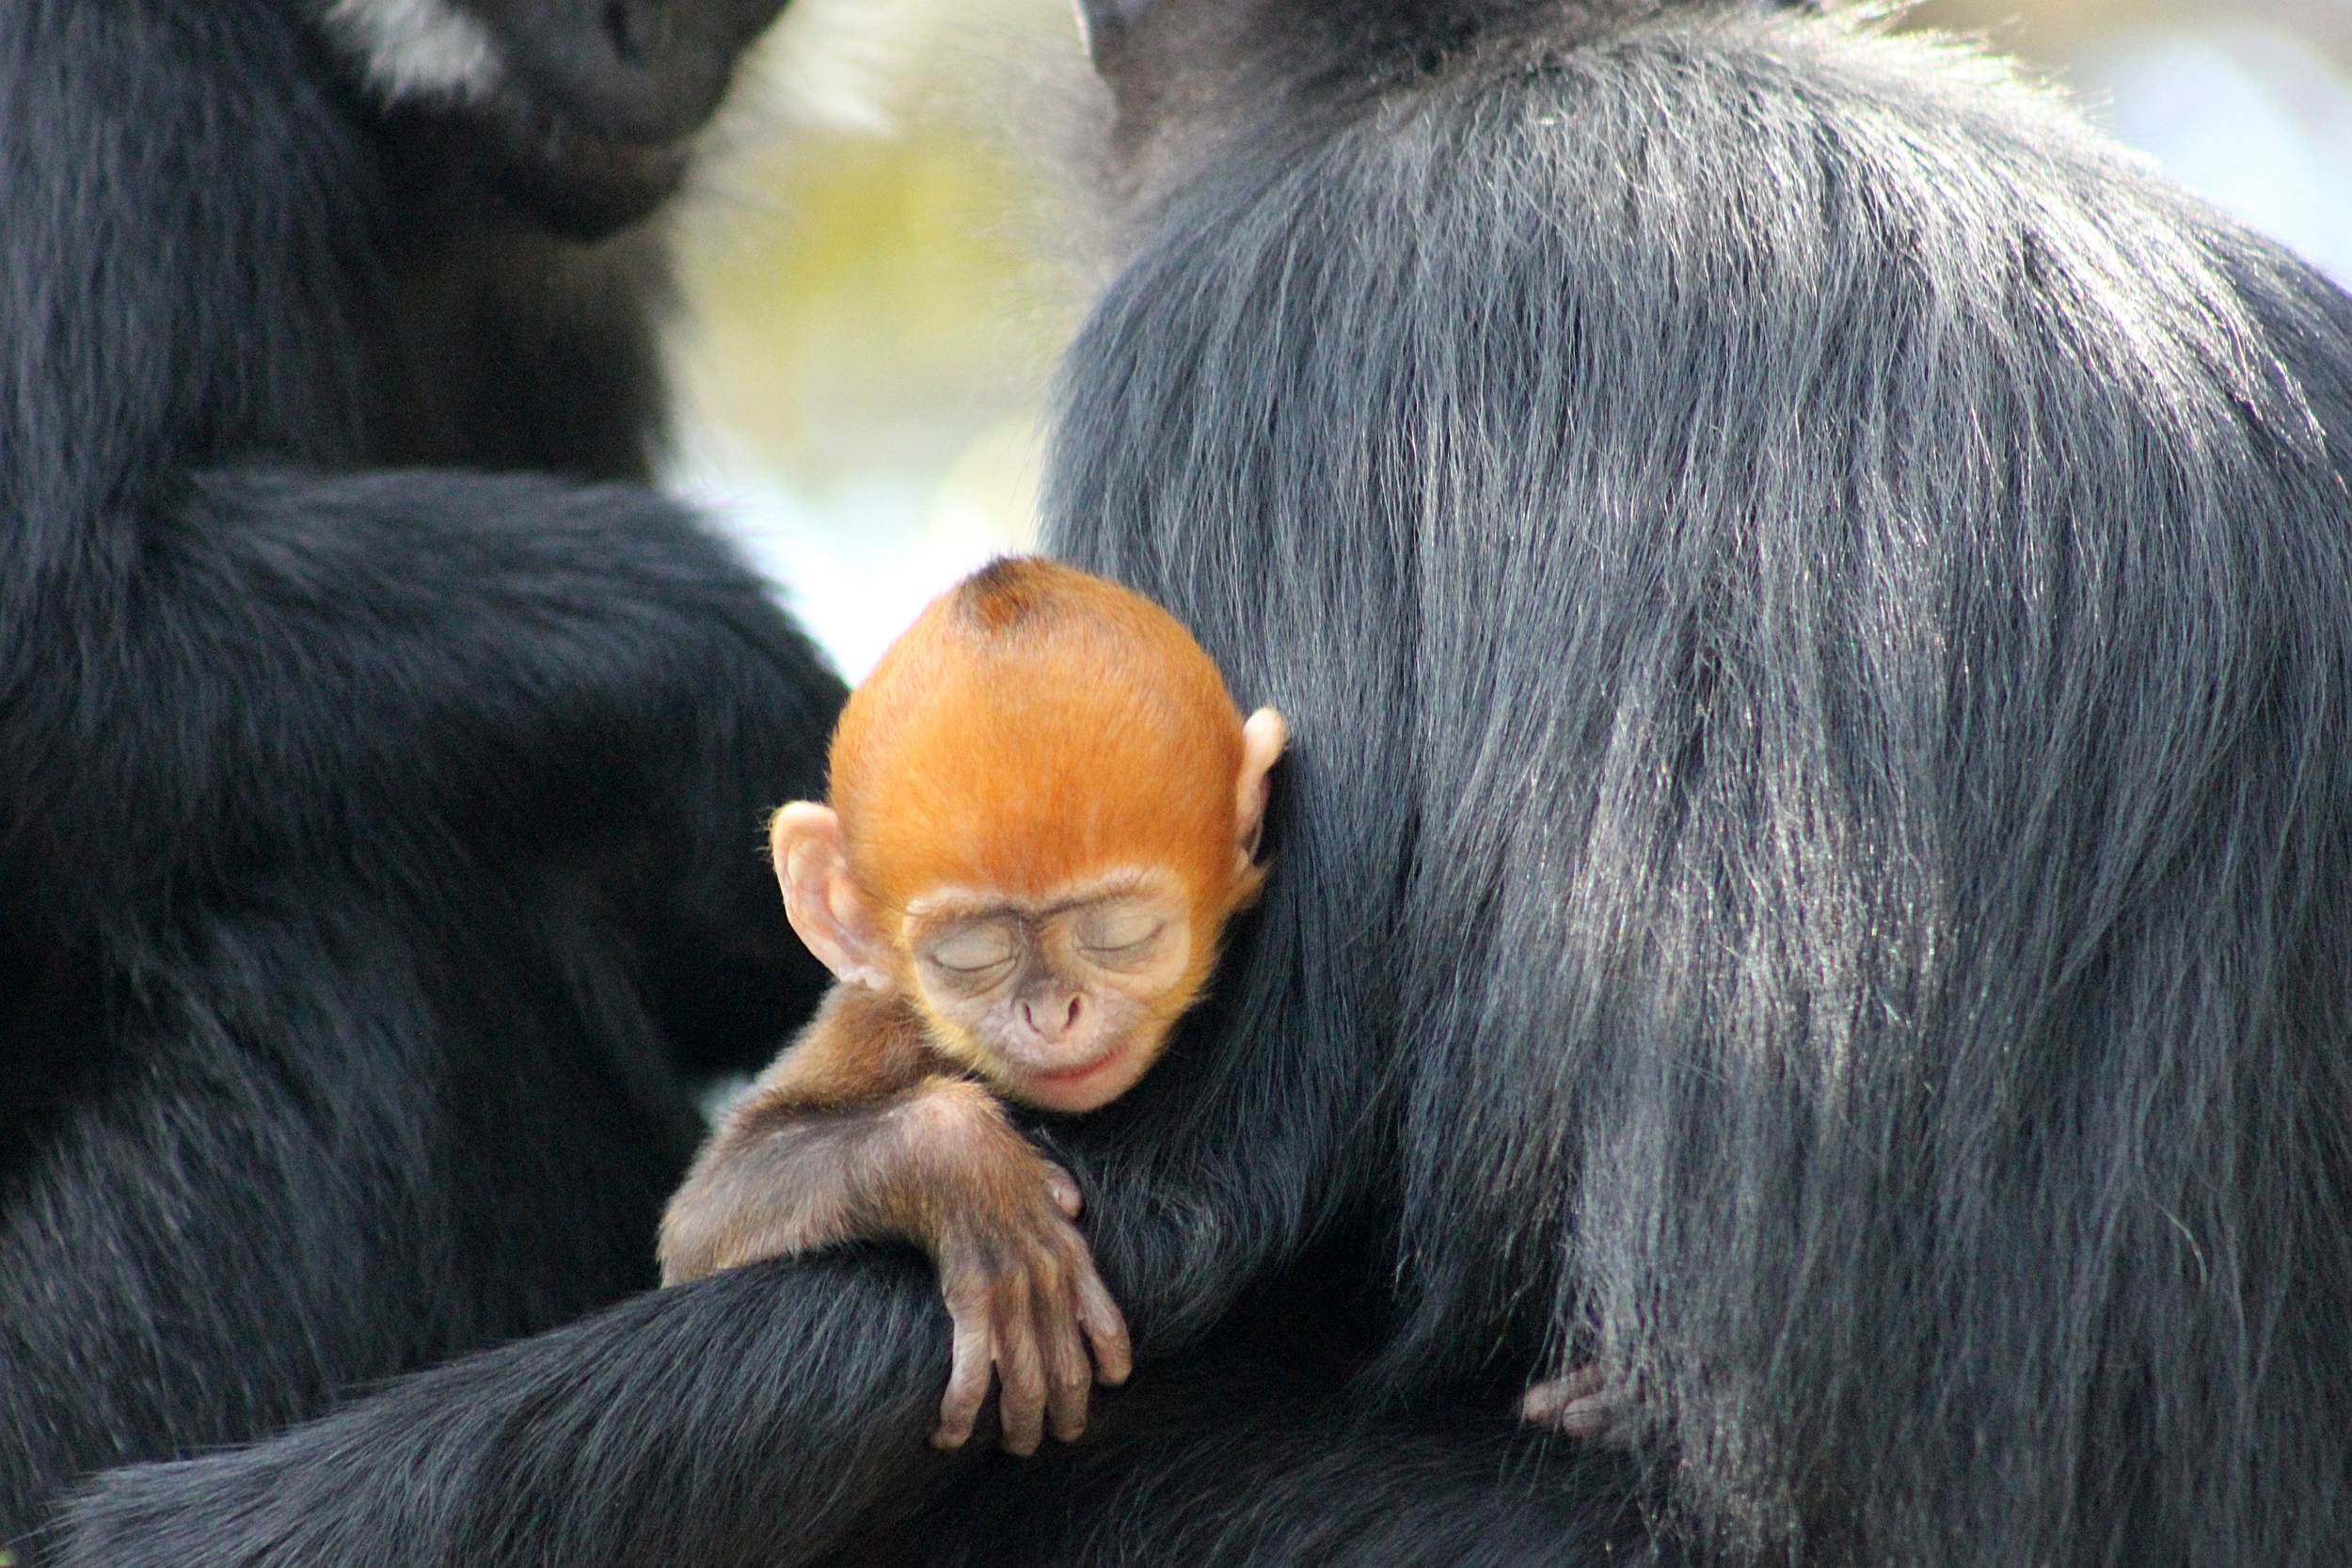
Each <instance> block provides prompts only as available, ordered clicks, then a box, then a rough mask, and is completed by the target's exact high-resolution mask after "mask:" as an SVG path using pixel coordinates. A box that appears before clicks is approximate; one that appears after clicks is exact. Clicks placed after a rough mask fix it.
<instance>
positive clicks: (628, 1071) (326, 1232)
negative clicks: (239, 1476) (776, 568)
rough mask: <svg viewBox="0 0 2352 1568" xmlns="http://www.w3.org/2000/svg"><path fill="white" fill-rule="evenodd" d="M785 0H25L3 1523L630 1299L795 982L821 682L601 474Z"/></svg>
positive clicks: (8, 333)
mask: <svg viewBox="0 0 2352 1568" xmlns="http://www.w3.org/2000/svg"><path fill="white" fill-rule="evenodd" d="M777 6H778V0H613V3H611V4H591V3H588V0H538V3H532V4H493V3H490V0H334V3H332V4H328V3H326V0H320V3H318V4H310V3H309V0H302V3H296V0H9V3H8V4H7V5H5V6H0V104H5V105H6V114H5V119H6V123H5V125H0V1544H5V1543H7V1542H10V1541H14V1540H16V1539H17V1538H18V1537H19V1536H21V1535H22V1534H24V1532H25V1531H26V1530H28V1529H29V1528H32V1527H33V1526H34V1525H35V1524H36V1522H37V1520H38V1519H39V1517H40V1515H41V1513H43V1512H44V1511H45V1509H46V1508H47V1506H48V1505H49V1501H50V1499H51V1498H52V1497H53V1496H54V1494H55V1493H56V1491H57V1489H59V1488H60V1487H61V1486H63V1485H65V1484H66V1483H68V1482H70V1481H72V1480H73V1479H74V1478H76V1477H77V1476H80V1475H82V1474H84V1473H86V1472H87V1471H89V1470H92V1469H94V1468H97V1467H100V1466H103V1465H115V1464H120V1463H122V1462H123V1461H125V1460H127V1459H131V1458H135V1457H140V1456H148V1457H161V1456H167V1455H172V1454H179V1453H186V1452H191V1451H196V1450H198V1449H203V1448H207V1447H214V1446H218V1445H220V1444H223V1443H228V1442H234V1441H241V1440H246V1439H249V1438H252V1437H256V1436H259V1435H262V1434H263V1433H268V1432H270V1431H273V1430H275V1429H277V1428H278V1427H281V1426H284V1425H286V1424H288V1423H290V1422H292V1421H294V1420H296V1419H299V1418H303V1417H306V1416H309V1415H312V1414H315V1413H316V1412H318V1411H320V1410H322V1409H324V1408H325V1407H326V1404H327V1402H329V1400H330V1399H331V1398H332V1397H333V1396H335V1395H336V1394H337V1393H339V1392H341V1391H342V1390H345V1389H347V1388H350V1387H351V1386H354V1385H356V1384H361V1383H368V1382H376V1381H381V1380H382V1379H384V1378H386V1377H388V1376H390V1375H391V1374H394V1373H397V1372H401V1371H405V1370H413V1369H416V1368H419V1367H421V1366H425V1365H429V1364H431V1363H433V1362H435V1361H437V1360H441V1359H444V1358H446V1357H448V1356H450V1355H452V1354H456V1353H459V1352H462V1351H466V1350H470V1349H474V1348H477V1347H480V1346H482V1345H485V1344H488V1343H492V1342H495V1341H497V1340H500V1339H503V1338H512V1337H514V1336H516V1335H521V1334H527V1333H530V1332H532V1331H534V1330H537V1329H541V1328H545V1327H547V1326H548V1325H550V1324H552V1323H558V1322H561V1321H563V1320H564V1319H565V1318H568V1317H572V1316H576V1315H578V1314H579V1313H580V1312H582V1311H585V1310H587V1309H589V1308H592V1307H599V1306H602V1305H604V1304H606V1303H609V1302H611V1301H613V1300H615V1299H617V1298H618V1297H620V1296H621V1295H623V1294H625V1293H627V1292H628V1291H631V1290H635V1289H638V1288H640V1287H642V1286H646V1285H650V1284H651V1283H652V1282H653V1277H654V1276H653V1273H652V1267H651V1252H650V1246H651V1238H652V1235H653V1226H654V1223H655V1220H656V1218H657V1216H658V1215H659V1212H660V1203H661V1201H662V1198H663V1197H664V1196H665V1195H666V1192H667V1190H668V1188H669V1187H670V1186H671V1185H672V1184H674V1183H675V1180H677V1177H678V1176H679V1174H680V1173H681V1171H682V1169H683V1165H684V1161H685V1159H686V1157H687V1156H688V1154H690V1153H691V1148H692V1146H693V1142H694V1139H695V1136H696V1133H697V1132H698V1128H697V1124H696V1120H695V1117H694V1116H693V1113H692V1110H691V1102H690V1101H689V1099H688V1098H687V1094H686V1091H685V1089H684V1088H683V1087H682V1086H681V1076H680V1075H681V1073H682V1072H685V1071H699V1070H704V1069H712V1068H717V1067H723V1066H726V1065H730V1064H742V1065H750V1064H754V1063H756V1061H757V1060H758V1059H759V1058H760V1056H761V1055H762V1053H764V1052H765V1051H766V1050H768V1049H770V1048H771V1046H772V1044H773V1041H774V1039H775V1037H776V1036H777V1034H778V1031H779V1030H780V1029H782V1028H783V1027H785V1026H786V1025H787V1022H789V1021H790V1020H791V1018H792V1017H793V1015H794V1013H795V1012H796V1010H797V1009H799V1008H802V1007H803V1006H806V1005H807V1004H808V1003H809V1002H811V1001H813V999H814V996H815V994H816V990H815V984H816V982H817V981H818V978H819V976H818V974H817V972H815V971H813V970H812V969H810V968H809V967H808V965H807V962H806V960H805V959H804V958H803V957H802V956H801V955H800V954H799V952H798V948H797V944H795V943H793V942H792V941H791V939H790V936H789V933H788V932H787V930H786V929H785V927H784V926H783V924H782V922H781V920H780V919H779V918H778V917H777V915H776V911H775V908H774V906H775V896H774V891H773V888H772V886H771V885H766V884H767V883H768V880H769V879H768V878H767V876H766V874H765V873H764V871H763V870H762V868H761V865H760V863H759V861H758V859H757V857H756V855H755V852H754V851H755V848H756V847H757V846H756V839H757V832H758V822H759V818H760V816H761V813H762V811H763V809H764V808H766V807H769V806H771V805H772V804H773V803H775V802H776V801H779V800H786V799H789V798H791V797H792V796H793V795H795V794H797V793H801V792H804V791H805V790H806V789H808V788H809V787H811V786H813V785H814V784H817V782H818V778H819V777H820V770H821V767H822V755H823V742H824V737H825V734H826V731H827V728H828V726H829V724H830V721H831V717H832V714H833V711H834V706H835V705H836V703H837V702H838V698H839V689H838V686H837V683H836V682H835V680H834V677H833V676H832V675H831V674H830V673H827V672H825V671H824V669H823V668H822V667H821V665H820V664H819V663H818V660H817V659H816V657H814V656H813V654H812V652H811V650H810V649H809V648H808V646H807V645H806V644H805V643H804V642H803V640H802V639H801V638H800V637H799V635H798V634H797V633H796V632H794V631H793V630H792V628H791V627H790V626H788V625H787V623H786V621H785V620H784V618H783V617H782V616H781V615H780V614H779V613H778V612H777V611H776V610H774V609H772V608H771V606H770V605H769V604H768V603H767V602H766V601H765V599H764V597H763V594H762V591H761V589H760V586H759V585H758V584H757V583H756V582H755V580H754V578H752V577H751V576H750V574H748V573H747V572H745V571H744V570H743V569H742V568H740V567H739V565H738V564H737V563H736V562H735V561H734V560H733V559H732V558H731V557H730V555H729V554H728V553H727V552H726V551H725V550H724V549H723V548H722V547H720V546H718V545H716V544H715V543H714V542H713V541H712V540H711V539H710V538H709V537H707V535H706V534H705V533H704V531H702V530H701V529H700V527H699V526H698V525H696V524H695V523H694V522H693V521H692V520H691V518H689V517H687V516H686V515H683V514H682V513H681V512H680V510H679V509H677V508H675V507H673V506H671V505H669V504H667V503H665V502H663V501H661V500H660V499H656V498H655V497H654V496H652V495H651V494H650V493H648V492H646V491H645V490H644V489H642V488H634V487H630V486H628V485H623V484H605V485H601V486H592V485H589V484H584V483H578V482H581V481H628V482H643V481H644V480H645V479H646V478H647V477H648V473H649V468H650V463H651V459H652V457H653V455H654V453H655V450H656V448H657V446H658V444H659V441H660V432H661V422H662V417H663V406H662V398H661V391H660V385H659V381H658V377H657V372H656V359H655V343H654V326H653V321H652V311H653V309H654V308H655V307H656V306H657V305H659V304H660V300H661V297H662V294H663V290H664V279H663V271H662V268H663V262H662V257H661V251H660V239H659V237H658V235H657V234H656V233H655V232H654V231H653V230H651V229H650V228H648V227H644V226H643V225H642V224H641V223H640V220H642V219H644V217H645V216H646V215H647V214H650V213H651V212H652V211H653V209H654V208H655V207H656V206H657V205H658V203H659V202H660V200H661V198H663V197H665V196H666V195H667V194H668V193H669V191H670V190H671V188H672V187H673V186H674V185H675V184H676V183H677V182H678V179H679V176H680V174H681V172H682V169H683V166H684V158H685V156H686V154H687V152H688V151H689V150H690V148H691V143H692V141H693V137H694V133H695V132H696V131H697V130H698V128H700V127H701V126H702V125H703V123H704V122H705V121H706V120H707V119H708V117H709V116H710V114H711V112H712V110H713V108H714V107H715V106H716V104H717V102H718V99H719V96H720V94H721V92H722V91H723V88H724V87H725V86H726V83H727V78H728V76H729V73H730V71H731V69H732V67H733V65H734V62H735V59H736V56H737V55H738V54H739V51H740V50H741V49H742V48H743V47H744V46H745V45H746V44H747V43H748V42H749V41H750V40H752V38H753V37H754V36H755V34H756V32H757V31H758V30H759V29H760V28H761V27H762V26H763V25H764V24H766V23H767V21H768V20H769V19H770V18H771V16H772V15H773V13H774V12H775V10H776V9H777ZM427 466H430V467H427ZM403 469H405V471H394V470H403ZM458 469H470V470H476V472H472V473H464V472H458V471H455V470H458ZM494 470H536V471H539V472H541V473H545V474H549V475H563V476H566V479H567V481H569V482H565V483H559V482H557V481H555V480H552V479H548V478H529V477H520V476H519V475H516V476H514V477H494V474H493V471H494Z"/></svg>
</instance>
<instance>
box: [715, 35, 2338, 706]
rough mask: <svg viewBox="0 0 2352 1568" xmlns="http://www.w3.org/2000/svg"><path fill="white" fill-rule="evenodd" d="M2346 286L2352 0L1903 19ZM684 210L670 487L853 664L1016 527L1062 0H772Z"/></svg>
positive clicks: (1042, 334)
mask: <svg viewBox="0 0 2352 1568" xmlns="http://www.w3.org/2000/svg"><path fill="white" fill-rule="evenodd" d="M1905 24H1906V25H1909V26H1915V27H1934V28H1941V29H1946V30H1950V31H1958V32H1964V33H1970V34H1974V35H1977V36H1979V37H1982V38H1984V39H1986V40H1989V41H1990V42H1991V44H1992V45H1993V47H1994V48H1995V49H1998V50H2000V51H2001V52H2003V53H2006V54H2012V55H2021V56H2024V57H2025V58H2026V59H2028V60H2030V61H2032V62H2034V63H2035V64H2036V65H2037V66H2038V67H2040V68H2041V69H2042V70H2043V71H2046V72H2047V73H2048V74H2050V75H2051V76H2053V77H2055V78H2056V79H2058V80H2059V81H2061V82H2062V83H2064V84H2065V85H2066V86H2068V87H2070V88H2071V89H2072V90H2073V91H2074V92H2075V93H2076V95H2077V96H2078V97H2079V98H2081V99H2082V100H2083V102H2084V103H2086V105H2087V106H2088V107H2089V108H2090V111H2091V112H2092V114H2093V116H2094V117H2095V118H2096V119H2098V120H2099V121H2100V122H2101V123H2102V124H2104V125H2105V126H2106V128H2107V129H2108V130H2109V131H2111V132H2112V133H2113V134H2114V135H2117V136H2119V137H2120V138H2122V140H2124V141H2126V142H2128V143H2130V144H2132V145H2133V146H2136V147H2137V148H2139V149H2141V150H2143V151H2145V152H2147V153H2148V154H2150V155H2151V156H2153V158H2155V159H2156V160H2158V161H2159V162H2160V163H2162V164H2163V165H2164V166H2166V167H2167V168H2169V170H2170V171H2171V172H2172V174H2173V175H2174V177H2175V178H2177V179H2179V180H2181V181H2182V182H2185V183H2186V184H2187V185H2189V186H2190V187H2192V188H2193V189H2195V190H2197V191H2199V192H2200V193H2201V194H2202V195H2204V196H2205V197H2206V198H2208V199H2210V200H2213V201H2215V202H2217V204H2219V205H2221V206H2223V207H2225V208H2228V209H2229V210H2231V211H2233V212H2234V213H2236V214H2238V215H2239V216H2241V217H2242V218H2244V219H2245V220H2246V221H2247V222H2249V223H2250V224H2253V225H2254V226H2255V227H2257V228H2260V229H2263V230H2266V231H2268V232H2269V233H2271V234H2273V235H2275V236H2276V237H2278V238H2279V239H2280V240H2282V241H2284V242H2285V243H2286V244H2288V245H2292V246H2294V247H2295V248H2296V249H2297V250H2299V251H2301V252H2302V253H2303V254H2304V255H2305V256H2307V257H2309V258H2310V259H2311V260H2312V261H2314V262H2316V263H2318V264H2319V265H2320V266H2321V267H2323V268H2326V269H2327V270H2328V271H2329V272H2330V273H2332V274H2333V275H2334V276H2335V277H2337V278H2338V279H2339V280H2342V281H2344V282H2346V283H2347V284H2352V0H1927V3H1925V4H1922V5H1919V6H1917V7H1916V8H1914V9H1912V10H1911V11H1910V12H1909V13H1907V16H1906V19H1905ZM756 65H757V69H756V71H755V76H754V79H753V80H752V81H751V82H750V83H749V84H748V87H749V90H748V91H747V92H746V93H745V94H744V95H743V97H744V102H743V103H742V105H741V107H740V109H739V111H738V112H737V114H736V115H735V117H734V119H732V120H731V121H730V123H729V124H728V125H727V126H726V127H725V128H724V135H723V146H722V148H721V150H720V154H719V156H718V157H716V158H715V159H714V160H713V161H712V165H711V166H710V169H709V171H708V173H707V176H706V177H705V179H704V181H703V185H702V188H701V190H700V191H699V193H698V195H697V198H696V199H695V200H693V201H692V202H691V203H690V204H689V206H688V209H687V212H686V214H685V216H684V219H683V220H682V236H681V238H682V245H681V254H682V259H683V263H684V265H683V277H682V281H683V287H684V298H683V300H682V302H681V306H682V309H680V311H679V320H678V324H677V325H676V327H675V331H674V333H673V339H672V349H673V355H674V359H675V365H674V369H675V382H676V385H677V387H678V388H679V393H680V400H679V415H680V426H681V438H680V442H679V451H678V455H677V458H676V462H675V471H674V473H673V475H672V476H671V483H672V484H673V487H674V488H675V489H676V490H678V491H679V492H681V493H683V494H686V495H689V496H691V497H692V498H694V499H697V500H699V501H702V502H703V503H705V504H706V505H707V506H709V507H710V508H711V509H712V510H713V511H714V512H715V513H716V514H717V515H719V516H721V517H722V518H723V520H724V522H725V524H726V526H727V527H728V528H729V529H730V530H732V531H735V532H736V533H737V534H738V535H739V537H740V538H741V539H742V540H743V541H744V543H745V545H746V546H747V547H748V548H749V550H750V551H751V553H752V555H753V558H754V559H755V562H757V563H758V564H759V566H760V567H761V569H762V570H764V571H766V572H767V573H768V574H769V575H770V576H771V578H774V579H775V580H776V581H777V582H778V584H779V585H780V592H781V593H782V594H783V595H784V597H785V599H786V602H787V604H788V605H789V606H790V607H791V608H792V609H793V610H794V611H795V612H796V613H798V614H799V615H800V616H801V618H802V620H803V623H804V624H805V625H807V626H809V627H810V629H811V630H812V631H813V632H815V633H816V635H817V637H818V640H819V641H821V642H823V643H824V644H825V646H826V647H827V649H828V650H829V651H830V652H831V653H832V655H833V657H834V660H835V662H836V663H838V664H839V666H840V667H841V670H842V673H844V674H846V675H848V676H849V677H850V679H852V680H855V679H857V678H858V677H860V676H861V675H863V674H864V673H865V672H866V668H867V667H868V666H869V665H870V664H871V663H872V662H873V660H874V658H875V657H876V656H878V655H879V654H880V653H881V651H882V648H883V646H884V645H886V644H887V643H888V642H889V641H890V639H891V638H892V637H894V636H895V635H897V633H898V630H899V629H900V628H901V627H902V626H904V625H905V624H906V623H907V621H908V620H910V619H911V618H912V617H913V615H914V611H915V610H917V609H919V608H920V607H921V605H922V604H923V602H924V601H925V600H926V599H928V598H929V597H930V595H931V594H934V593H936V592H937V591H938V590H939V589H941V588H942V587H944V586H946V583H948V582H949V581H951V580H953V579H954V578H956V577H958V576H960V575H961V573H962V572H964V571H966V570H968V569H969V568H970V567H972V566H973V565H976V564H977V563H978V562H980V561H982V560H984V559H985V558H986V557H988V556H989V555H991V554H993V553H996V552H998V551H1002V550H1007V549H1018V548H1022V547H1024V546H1025V545H1026V544H1027V543H1028V541H1029V538H1030V518H1031V511H1032V507H1033V503H1034V495H1035V485H1036V475H1037V456H1038V418H1039V414H1040V411H1041V406H1042V404H1043V400H1044V395H1045V388H1046V383H1047V380H1048V377H1049V376H1050V374H1051V372H1052V367H1053V363H1054V359H1055V356H1057V353H1058V352H1059V350H1060V347H1061V344H1062V342H1063V341H1065V340H1066V339H1067V337H1068V336H1069V334H1070V332H1071V331H1072V330H1073V328H1074V327H1075V325H1076V324H1077V320H1078V316H1079V313H1080V312H1081V310H1082V309H1084V306H1085V303H1086V299H1087V296H1088V293H1089V291H1090V289H1091V287H1092V286H1093V284H1094V283H1095V282H1096V281H1097V279H1096V278H1095V277H1092V276H1090V272H1089V268H1090V261H1089V257H1090V255H1091V254H1092V253H1093V245H1092V244H1091V240H1090V236H1089V234H1088V233H1087V226H1086V218H1085V212H1086V207H1085V203H1084V201H1083V200H1082V199H1081V198H1079V195H1078V193H1077V192H1076V191H1075V190H1074V189H1073V188H1072V187H1071V185H1070V184H1069V183H1068V180H1069V175H1068V172H1067V163H1068V160H1067V153H1068V152H1069V150H1070V149H1069V146H1068V141H1069V134H1070V133H1069V132H1068V130H1066V129H1065V128H1066V127H1070V126H1073V125H1074V124H1075V123H1076V122H1077V113H1076V110H1075V108H1074V105H1073V95H1074V94H1075V93H1076V92H1077V91H1079V90H1080V87H1079V86H1078V84H1080V83H1082V82H1083V79H1084V78H1083V65H1082V62H1081V61H1080V58H1079V53H1078V41H1077V30H1076V27H1075V24H1073V20H1072V12H1071V4H1070V0H794V4H793V7H792V9H791V10H790V11H788V12H787V16H786V20H785V22H784V23H783V24H781V26H780V27H779V28H778V30H777V33H776V34H775V36H774V38H773V39H772V40H771V42H770V44H769V45H768V46H767V47H766V48H765V50H764V52H763V54H762V55H761V56H760V57H759V59H758V61H757V62H756Z"/></svg>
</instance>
